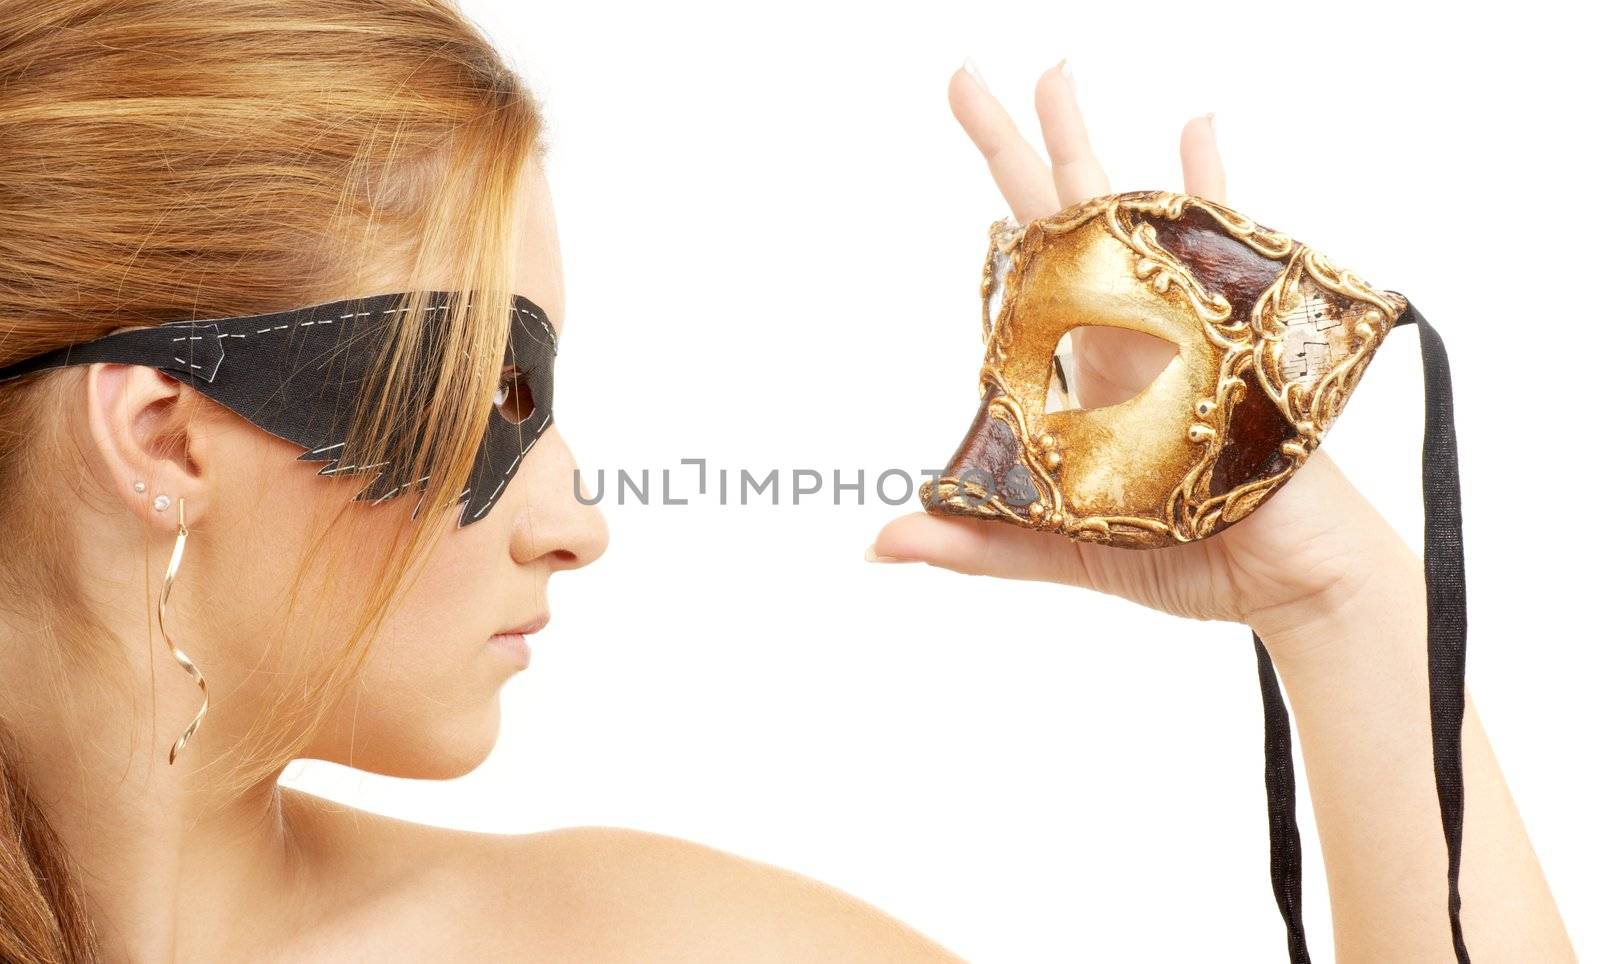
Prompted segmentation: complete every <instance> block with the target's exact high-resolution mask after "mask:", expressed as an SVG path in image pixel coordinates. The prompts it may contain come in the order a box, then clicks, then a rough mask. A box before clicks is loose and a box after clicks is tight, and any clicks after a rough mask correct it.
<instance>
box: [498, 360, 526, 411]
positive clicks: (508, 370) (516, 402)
mask: <svg viewBox="0 0 1600 964" xmlns="http://www.w3.org/2000/svg"><path fill="white" fill-rule="evenodd" d="M494 408H495V411H497V412H499V413H500V417H501V418H503V419H505V420H506V421H507V422H510V423H511V424H513V425H518V424H520V423H522V422H525V421H527V420H528V419H530V418H532V417H533V410H534V401H533V389H532V388H531V387H529V385H528V376H527V375H526V373H524V372H523V371H522V369H520V368H518V367H517V366H515V365H507V366H506V367H505V368H504V369H502V370H501V372H500V384H499V386H498V387H496V388H495V392H494Z"/></svg>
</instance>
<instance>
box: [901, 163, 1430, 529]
mask: <svg viewBox="0 0 1600 964" xmlns="http://www.w3.org/2000/svg"><path fill="white" fill-rule="evenodd" d="M982 296H983V322H984V335H985V338H986V341H987V344H986V351H985V355H984V363H983V372H982V375H981V379H980V380H981V384H982V386H983V390H984V395H983V401H982V403H981V405H980V406H979V409H978V415H977V417H976V418H975V419H974V420H973V423H972V427H971V429H970V430H969V431H968V432H967V437H966V439H965V440H964V441H963V442H962V443H961V447H960V449H959V451H958V452H957V453H956V455H955V457H954V458H953V459H951V461H950V463H949V468H948V470H947V474H946V475H945V476H944V477H943V478H940V479H937V480H935V481H934V482H932V483H928V484H925V485H924V486H923V490H922V499H923V503H924V505H925V506H926V507H927V509H928V511H930V512H935V513H942V514H951V515H969V516H977V517H980V518H993V519H1000V520H1003V521H1006V522H1011V523H1014V524H1016V525H1022V526H1027V527H1029V528H1033V529H1042V530H1045V531H1049V532H1057V533H1061V534H1062V535H1066V536H1069V537H1071V538H1074V539H1082V540H1086V541H1092V542H1102V543H1107V544H1110V545H1116V546H1126V547H1130V548H1140V547H1153V546H1163V545H1171V544H1174V543H1181V542H1190V541H1192V540H1195V539H1200V538H1204V537H1205V536H1208V535H1211V534H1213V533H1216V532H1220V531H1222V530H1223V529H1226V528H1227V527H1228V526H1230V525H1232V524H1233V523H1235V522H1237V521H1239V520H1240V519H1242V518H1244V517H1245V516H1246V515H1248V514H1249V513H1250V511H1251V510H1252V509H1254V508H1255V507H1256V506H1258V505H1260V504H1261V502H1262V501H1263V500H1265V499H1266V498H1268V497H1269V496H1270V495H1272V493H1273V492H1275V491H1277V490H1278V488H1279V487H1281V486H1282V484H1283V483H1284V481H1286V480H1287V479H1288V478H1289V476H1290V475H1291V474H1292V473H1293V472H1294V471H1295V470H1296V469H1298V468H1299V467H1300V466H1301V465H1302V464H1303V463H1304V462H1305V460H1306V457H1307V456H1308V455H1309V454H1310V452H1311V451H1312V450H1313V449H1315V448H1316V446H1317V444H1318V442H1320V441H1321V440H1322V436H1323V434H1324V433H1325V432H1326V431H1327V430H1328V427H1329V426H1330V425H1331V424H1332V423H1333V420H1334V417H1335V416H1337V415H1338V414H1339V411H1340V409H1341V408H1342V407H1343V406H1344V403H1345V400H1346V399H1347V398H1348V397H1349V395H1350V392H1351V390H1352V389H1354V388H1355V385H1356V383H1357V382H1358V381H1359V380H1360V378H1361V374H1362V371H1363V370H1364V369H1365V368H1366V366H1367V362H1368V361H1369V360H1370V359H1371V357H1372V354H1373V352H1374V351H1375V350H1376V349H1377V347H1378V345H1379V344H1380V343H1381V342H1382V341H1383V338H1384V336H1385V335H1387V334H1388V333H1389V330H1390V329H1391V328H1393V327H1394V325H1395V322H1396V320H1397V319H1398V318H1399V317H1400V315H1401V314H1402V313H1403V312H1404V311H1405V308H1406V301H1405V299H1404V298H1402V297H1400V296H1399V295H1396V294H1394V293H1392V292H1379V291H1374V290H1373V289H1372V288H1370V287H1368V286H1367V285H1366V284H1365V283H1364V282H1362V281H1361V280H1360V279H1359V278H1357V277H1355V276H1354V275H1352V274H1350V273H1349V272H1346V271H1343V270H1340V269H1339V268H1337V267H1335V266H1333V265H1332V264H1330V263H1329V262H1328V261H1327V260H1326V259H1325V258H1324V257H1323V256H1322V255H1320V254H1318V253H1317V252H1315V251H1312V250H1311V249H1310V248H1307V247H1306V246H1304V245H1302V244H1299V243H1298V242H1295V241H1293V240H1291V239H1289V238H1288V237H1285V236H1284V235H1282V234H1279V233H1277V232H1275V231H1270V230H1267V229H1266V228H1262V227H1260V226H1258V225H1256V224H1254V223H1252V222H1251V221H1248V220H1246V219H1245V218H1243V217H1240V216H1239V215H1237V214H1235V213H1234V212H1232V211H1230V210H1228V209H1227V208H1225V207H1222V206H1221V205H1218V204H1213V203H1211V202H1209V201H1204V200H1201V199H1200V198H1195V197H1189V196H1187V195H1181V194H1158V193H1143V194H1120V195H1114V196H1111V197H1104V198H1099V199H1096V200H1093V201H1089V202H1086V203H1084V204H1080V205H1078V206H1077V207H1074V208H1070V209H1068V210H1066V211H1063V212H1061V213H1060V214H1057V215H1055V216H1053V217H1048V218H1041V219H1039V220H1037V221H1034V222H1033V223H1031V224H1029V225H1027V226H1026V227H1025V228H1019V227H1018V226H1017V225H1016V224H1015V223H1014V222H1010V221H1001V222H997V223H996V224H995V225H994V226H993V227H992V228H991V229H990V245H989V258H988V262H987V265H986V268H985V271H984V274H983V292H982ZM1085 325H1104V326H1113V327H1119V328H1126V329H1130V330H1132V331H1137V332H1143V333H1145V334H1148V335H1153V336H1155V337H1157V338H1161V339H1163V340H1165V341H1167V342H1170V343H1171V344H1173V345H1175V346H1176V347H1177V353H1176V355H1175V356H1174V358H1173V360H1172V362H1171V363H1170V364H1168V365H1167V367H1166V368H1165V369H1163V370H1162V371H1161V373H1160V374H1159V375H1157V376H1156V378H1155V380H1154V381H1153V382H1151V383H1150V384H1149V385H1148V386H1147V387H1146V388H1144V390H1143V391H1141V392H1139V393H1138V394H1137V395H1135V396H1134V397H1133V398H1130V399H1128V400H1127V401H1125V402H1122V403H1120V404H1116V405H1107V406H1104V407H1100V408H1081V407H1078V406H1077V400H1076V399H1075V397H1074V395H1073V390H1072V386H1070V385H1065V384H1063V381H1064V380H1065V379H1064V376H1065V373H1066V371H1067V370H1068V368H1067V366H1066V365H1064V364H1063V363H1062V359H1061V358H1060V357H1058V355H1057V345H1058V344H1059V343H1061V340H1062V336H1063V335H1065V334H1067V333H1069V332H1071V331H1072V330H1073V329H1074V328H1078V327H1081V326H1085Z"/></svg>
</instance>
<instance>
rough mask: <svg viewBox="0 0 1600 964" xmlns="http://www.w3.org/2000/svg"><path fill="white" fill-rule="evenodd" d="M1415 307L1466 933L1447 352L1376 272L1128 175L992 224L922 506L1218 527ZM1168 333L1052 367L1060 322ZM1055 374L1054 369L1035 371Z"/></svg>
mask: <svg viewBox="0 0 1600 964" xmlns="http://www.w3.org/2000/svg"><path fill="white" fill-rule="evenodd" d="M1412 323H1415V325H1416V327H1417V329H1418V335H1419V344H1420V346H1421V349H1422V362H1423V377H1424V381H1425V387H1426V405H1427V409H1426V422H1425V425H1424V429H1423V458H1422V477H1423V514H1424V517H1425V531H1424V540H1423V546H1424V548H1423V569H1424V573H1425V577H1426V594H1427V608H1428V679H1429V702H1430V707H1429V709H1430V714H1431V717H1432V727H1433V754H1434V779H1435V784H1436V787H1437V789H1438V793H1439V813H1440V819H1441V822H1442V824H1443V827H1444V832H1445V843H1446V849H1447V854H1448V870H1447V873H1448V884H1449V905H1448V910H1449V917H1450V929H1451V937H1452V941H1453V944H1454V947H1455V951H1456V957H1457V960H1458V961H1459V962H1463V964H1464V962H1466V961H1467V960H1468V957H1467V950H1466V943H1465V939H1464V937H1463V935H1462V931H1461V894H1460V886H1459V877H1460V869H1461V831H1462V826H1463V811H1464V795H1463V781H1462V771H1461V721H1462V716H1463V713H1464V712H1465V690H1464V686H1465V659H1466V584H1465V571H1464V557H1463V551H1462V543H1461V495H1460V485H1459V473H1458V468H1457V463H1456V447H1455V428H1454V416H1453V414H1452V405H1451V389H1450V369H1449V363H1448V359H1447V358H1446V355H1445V351H1444V343H1443V341H1442V340H1441V339H1440V338H1439V336H1438V333H1437V332H1436V331H1434V329H1433V328H1432V326H1430V325H1429V324H1428V322H1427V320H1426V319H1424V318H1423V317H1422V315H1421V314H1420V313H1419V312H1417V310H1416V309H1415V307H1413V306H1412V305H1411V304H1410V303H1409V302H1408V301H1407V299H1405V298H1403V297H1401V296H1400V295H1398V294H1395V293H1394V292H1392V291H1376V290H1374V289H1373V288H1371V287H1369V286H1368V285H1367V284H1366V283H1365V282H1363V281H1362V280H1361V279H1359V278H1357V277H1356V276H1354V275H1352V274H1350V273H1349V272H1348V271H1344V270H1341V269H1340V268H1337V267H1335V266H1334V265H1332V264H1331V263H1330V262H1329V261H1328V260H1327V259H1326V258H1324V257H1323V256H1322V255H1320V254H1318V253H1316V252H1315V251H1312V250H1311V249H1309V248H1307V247H1306V246H1305V245H1303V244H1300V243H1299V242H1296V241H1294V240H1291V239H1290V238H1288V237H1286V236H1284V235H1282V234H1279V233H1278V232H1276V231H1272V230H1269V229H1267V228H1263V227H1261V226H1260V225H1257V224H1255V223H1254V222H1252V221H1250V220H1248V219H1246V218H1244V217H1241V216H1240V215H1239V214H1237V213H1235V212H1234V211H1232V210H1229V209H1228V208H1226V207H1223V206H1222V205H1220V204H1214V203H1212V202H1210V201H1206V200H1202V199H1201V198H1197V197H1190V196H1188V195H1183V194H1171V193H1157V192H1143V193H1137V194H1118V195H1113V196H1109V197H1102V198H1096V199H1094V200H1091V201H1086V202H1084V203H1083V204H1080V205H1078V206H1076V207H1073V208H1069V209H1067V210H1065V211H1062V212H1061V213H1059V214H1055V215H1052V216H1050V217H1047V218H1041V219H1039V220H1037V221H1034V222H1032V223H1030V224H1028V225H1027V226H1026V227H1019V226H1018V225H1017V224H1016V223H1014V222H1011V221H1000V222H997V223H996V224H995V225H994V226H993V227H992V228H991V229H990V248H989V260H988V262H987V263H986V264H985V267H984V272H983V329H984V337H985V352H984V360H983V370H982V375H981V376H980V379H979V385H980V391H981V392H982V395H983V402H982V404H981V405H980V406H979V408H978V414H977V417H976V418H975V419H973V422H972V426H971V427H970V428H969V429H968V430H967V435H966V438H965V439H963V440H962V442H961V446H960V448H959V449H958V450H957V451H956V454H955V456H954V457H953V458H952V459H951V460H950V462H949V465H948V468H947V469H946V470H945V474H944V475H943V476H942V477H940V478H937V479H934V480H932V481H930V482H928V483H925V484H924V485H923V486H922V489H921V495H922V503H923V505H924V506H925V507H926V508H927V510H928V511H929V512H931V513H935V514H939V515H954V516H967V517H974V518H979V519H998V520H1001V521H1004V522H1010V523H1012V524H1015V525H1020V526H1026V527H1027V528H1030V529H1036V530H1040V531H1043V532H1054V533H1060V534H1062V535H1065V536H1067V537H1069V538H1072V539H1078V540H1083V541H1088V542H1096V543H1102V544H1106V545H1111V546H1119V547H1127V548H1156V547H1161V546H1171V545H1176V544H1181V543H1186V542H1192V541H1194V540H1196V539H1203V538H1205V537H1207V536H1210V535H1215V534H1216V533H1218V532H1221V531H1222V530H1224V529H1226V528H1227V527H1228V526H1230V525H1233V524H1234V523H1236V522H1238V521H1239V520H1240V519H1242V518H1244V517H1245V516H1246V515H1248V514H1250V512H1251V511H1253V510H1254V509H1255V508H1256V507H1257V506H1259V505H1261V503H1262V502H1263V501H1265V500H1266V499H1267V498H1269V497H1270V496H1271V495H1272V493H1274V492H1276V491H1277V490H1278V489H1279V488H1280V487H1281V486H1282V485H1283V483H1284V482H1285V481H1287V480H1288V478H1289V476H1290V475H1292V474H1293V473H1294V472H1295V470H1296V469H1298V468H1299V467H1300V466H1301V465H1303V464H1304V463H1305V461H1306V458H1307V457H1308V456H1309V455H1310V453H1311V452H1312V451H1313V450H1314V449H1315V448H1316V447H1317V445H1318V444H1319V443H1320V442H1321V441H1322V437H1323V435H1324V434H1325V433H1326V432H1327V431H1328V428H1329V427H1330V426H1331V425H1332V423H1333V420H1334V418H1335V417H1336V416H1337V415H1338V414H1339V412H1340V410H1341V409H1342V408H1343V407H1344V404H1345V401H1346V400H1347V399H1348V398H1349V397H1350V393H1351V392H1352V391H1353V390H1354V389H1355V386H1356V383H1357V382H1358V381H1360V379H1361V375H1362V373H1363V372H1364V371H1365V370H1366V367H1367V363H1368V362H1369V361H1371V359H1372V354H1373V352H1375V351H1376V350H1377V348H1378V345H1380V344H1381V343H1382V342H1383V340H1384V338H1385V336H1387V335H1388V334H1389V333H1390V331H1391V330H1392V329H1393V328H1395V327H1396V326H1397V325H1404V324H1412ZM1089 325H1097V326H1111V327H1115V328H1123V329H1130V330H1132V331H1135V332H1142V333H1144V334H1146V335H1151V336H1154V337H1156V338H1159V339H1162V340H1165V341H1166V342H1169V343H1171V345H1172V346H1173V347H1174V348H1175V352H1174V355H1173V358H1172V360H1171V361H1170V362H1169V363H1168V364H1167V365H1166V367H1165V368H1163V369H1162V370H1161V372H1160V373H1159V374H1158V375H1156V377H1155V380H1154V381H1152V382H1150V383H1149V384H1148V385H1146V386H1145V387H1144V388H1143V389H1142V390H1140V391H1139V392H1138V393H1136V394H1135V395H1133V396H1132V397H1130V398H1127V399H1125V400H1122V401H1119V402H1116V403H1115V404H1109V405H1105V406H1103V407H1099V408H1084V407H1083V406H1081V405H1080V404H1078V402H1079V400H1078V399H1077V398H1075V397H1074V392H1073V390H1072V389H1073V386H1071V385H1070V384H1067V383H1066V379H1065V378H1063V377H1061V376H1062V374H1063V371H1064V366H1062V365H1061V363H1060V362H1059V360H1058V350H1059V346H1060V345H1061V344H1062V343H1063V339H1062V336H1063V335H1065V334H1067V333H1069V332H1072V331H1074V330H1075V329H1078V328H1082V327H1084V326H1089ZM1053 376H1054V378H1055V383H1054V384H1052V380H1053ZM1252 637H1253V638H1254V642H1255V647H1256V659H1257V669H1258V672H1259V675H1260V683H1261V695H1262V703H1263V708H1264V718H1265V722H1266V752H1267V765H1266V770H1265V772H1266V787H1267V812H1268V820H1269V824H1270V826H1271V844H1272V880H1273V890H1274V892H1275V895H1276V897H1277V900H1278V906H1279V909H1280V911H1281V912H1282V915H1283V919H1284V923H1285V925H1286V928H1287V931H1288V946H1289V952H1290V957H1291V958H1292V959H1293V960H1294V961H1296V962H1307V961H1309V960H1310V956H1309V953H1308V952H1307V950H1306V940H1305V928H1304V924H1303V922H1302V919H1301V912H1300V840H1299V834H1298V832H1297V830H1296V828H1295V818H1294V812H1295V788H1294V759H1293V754H1292V750H1291V747H1292V735H1291V730H1290V724H1289V714H1288V710H1287V708H1286V707H1285V705H1284V703H1283V697H1282V695H1281V694H1280V693H1279V690H1278V683H1277V677H1276V673H1275V672H1274V670H1273V667H1272V661H1271V657H1270V656H1269V655H1268V653H1267V651H1266V648H1265V646H1263V645H1262V642H1261V640H1260V638H1259V637H1255V636H1254V634H1253V633H1252Z"/></svg>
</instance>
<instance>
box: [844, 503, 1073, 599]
mask: <svg viewBox="0 0 1600 964" xmlns="http://www.w3.org/2000/svg"><path fill="white" fill-rule="evenodd" d="M874 557H876V558H874ZM867 558H868V559H870V560H872V561H874V562H925V563H927V564H928V565H930V566H937V567H939V568H940V569H949V570H951V571H953V572H961V573H966V574H968V575H980V576H999V577H1001V578H1004V579H1037V580H1044V581H1049V582H1059V583H1065V584H1066V585H1069V586H1087V585H1088V581H1087V572H1086V570H1085V568H1084V558H1083V551H1082V544H1081V543H1078V542H1076V541H1074V540H1072V539H1064V538H1062V537H1060V536H1056V535H1052V534H1050V533H1045V532H1033V531H1031V530H1028V529H1020V528H1017V527H1016V526H1009V525H1001V524H997V523H994V522H987V521H984V520H981V519H957V518H949V517H943V516H933V515H928V514H927V513H925V512H913V513H911V514H910V515H905V516H901V517H900V518H898V519H895V520H894V521H893V522H890V523H889V524H888V525H886V526H884V527H883V531H881V532H879V533H878V538H877V539H875V540H873V543H872V545H871V547H869V548H868V550H867Z"/></svg>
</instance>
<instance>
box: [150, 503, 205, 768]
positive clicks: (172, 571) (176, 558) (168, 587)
mask: <svg viewBox="0 0 1600 964" xmlns="http://www.w3.org/2000/svg"><path fill="white" fill-rule="evenodd" d="M167 501H168V500H167V497H166V496H164V495H162V496H157V497H156V502H157V508H158V509H165V508H166V507H167V506H166V503H167ZM188 538H189V527H188V526H186V525H184V520H183V496H181V495H180V496H178V541H177V542H175V543H173V546H172V558H171V559H169V560H168V561H167V575H166V578H165V579H163V580H162V583H161V600H160V602H159V603H158V604H157V606H156V623H157V624H158V625H160V627H161V636H162V638H163V639H165V640H166V641H167V649H169V650H171V651H172V658H173V659H175V660H177V661H178V665H179V666H182V667H183V668H184V670H186V671H187V672H188V674H189V675H190V676H193V677H194V681H195V683H196V684H197V685H198V686H199V687H200V712H199V713H196V714H195V717H194V719H193V720H192V721H191V722H190V723H189V728H188V729H187V730H184V731H183V735H182V736H180V737H178V741H177V742H176V743H174V744H172V749H171V750H170V751H169V752H168V753H167V764H168V765H171V764H173V763H175V762H177V759H178V751H179V750H181V749H183V747H184V744H186V743H188V742H189V737H191V736H194V731H195V730H198V729H199V728H200V721H201V720H203V719H205V716H206V708H207V707H209V706H210V705H211V697H210V696H208V695H207V694H206V678H205V677H204V676H201V675H200V671H199V670H198V669H196V668H195V665H194V662H193V661H192V660H190V659H189V657H188V656H186V655H185V654H184V652H183V650H181V649H179V648H178V647H177V646H175V645H173V642H172V636H171V634H170V633H168V632H167V597H169V596H171V595H172V579H173V577H174V576H176V575H177V574H178V564H179V563H181V562H183V544H184V542H185V541H187V540H188Z"/></svg>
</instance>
